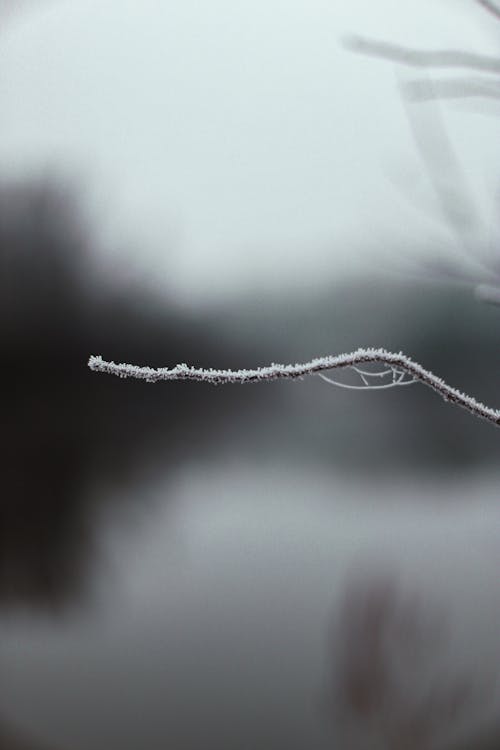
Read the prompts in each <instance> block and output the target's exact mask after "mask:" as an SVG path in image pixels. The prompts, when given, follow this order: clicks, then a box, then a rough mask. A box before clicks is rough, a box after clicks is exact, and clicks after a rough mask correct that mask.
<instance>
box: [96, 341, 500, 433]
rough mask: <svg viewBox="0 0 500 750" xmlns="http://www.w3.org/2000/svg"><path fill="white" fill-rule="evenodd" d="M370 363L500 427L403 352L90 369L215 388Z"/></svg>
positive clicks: (498, 417) (493, 413)
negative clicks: (231, 366)
mask: <svg viewBox="0 0 500 750" xmlns="http://www.w3.org/2000/svg"><path fill="white" fill-rule="evenodd" d="M367 362H377V363H384V364H386V365H388V366H389V367H391V368H397V369H398V370H403V371H404V372H406V373H407V374H408V375H411V377H412V379H413V380H415V381H419V382H421V383H423V384H424V385H426V386H428V387H429V388H431V389H432V390H433V391H435V392H436V393H438V394H439V395H440V396H441V397H442V398H443V399H444V400H445V401H450V402H451V403H453V404H456V405H457V406H460V407H462V408H463V409H466V410H467V411H468V412H470V413H471V414H473V415H474V416H476V417H480V418H482V419H485V420H486V421H488V422H491V423H492V424H495V425H497V426H498V425H500V411H499V410H497V409H492V408H491V407H489V406H485V405H484V404H482V403H480V402H479V401H476V399H475V398H473V397H472V396H468V395H466V394H465V393H462V392H461V391H459V390H457V389H456V388H452V387H451V386H450V385H448V384H447V383H445V382H444V380H442V379H441V378H438V377H437V376H436V375H434V374H433V373H432V372H430V371H429V370H425V369H424V368H423V367H422V366H421V365H420V364H418V362H414V361H413V360H411V359H410V358H409V357H407V356H406V355H405V354H403V353H402V352H399V354H395V353H393V352H388V351H386V350H385V349H374V348H370V349H357V350H356V351H354V352H351V353H350V354H339V355H337V356H326V357H319V358H317V359H313V360H311V361H310V362H305V363H303V364H295V365H279V364H271V365H269V366H267V367H260V368H257V369H252V370H215V369H213V368H212V369H203V368H197V367H189V366H188V365H186V364H179V365H176V366H175V367H173V368H171V369H169V368H168V367H159V368H152V367H139V366H138V365H129V364H115V363H114V362H106V361H105V360H103V359H102V357H100V356H91V357H90V359H89V361H88V366H89V367H90V369H91V370H94V371H95V372H102V373H107V374H110V375H117V376H118V377H121V378H137V379H139V380H146V381H147V382H148V383H155V382H157V381H159V380H196V381H201V382H204V383H211V384H213V385H217V384H225V383H255V382H261V381H267V380H278V379H289V380H291V379H297V378H303V377H305V376H306V375H314V374H318V373H321V372H325V371H327V370H335V369H339V368H342V367H352V366H353V365H360V364H365V363H367Z"/></svg>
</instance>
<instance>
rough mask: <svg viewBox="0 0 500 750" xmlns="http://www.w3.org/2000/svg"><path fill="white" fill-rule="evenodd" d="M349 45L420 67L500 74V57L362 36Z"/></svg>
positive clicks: (350, 37) (347, 40)
mask: <svg viewBox="0 0 500 750" xmlns="http://www.w3.org/2000/svg"><path fill="white" fill-rule="evenodd" d="M344 44H345V46H346V47H347V48H348V49H350V50H352V51H353V52H360V53H361V54H364V55H372V56H374V57H382V58H385V59H386V60H392V61H393V62H397V63H400V64H402V65H410V66H412V67H417V68H473V69H475V70H482V71H483V72H485V73H500V58H498V57H492V56H489V55H478V54H475V53H473V52H463V51H462V50H429V51H427V50H416V49H412V48H410V47H400V46H399V45H397V44H390V43H389V42H381V41H378V40H377V39H367V38H365V37H359V36H349V37H347V38H346V39H345V40H344Z"/></svg>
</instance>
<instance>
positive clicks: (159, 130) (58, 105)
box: [0, 0, 498, 301]
mask: <svg viewBox="0 0 500 750" xmlns="http://www.w3.org/2000/svg"><path fill="white" fill-rule="evenodd" d="M15 5H16V3H14V2H10V3H9V2H7V1H6V0H4V2H3V8H4V10H5V9H6V8H9V7H11V8H12V6H15ZM31 7H32V8H34V7H36V10H31V11H30V12H29V13H27V12H25V13H20V14H19V15H18V16H17V17H16V18H14V17H13V16H12V14H9V16H8V20H9V23H8V24H5V26H4V28H3V29H2V30H1V31H2V34H1V37H0V39H1V45H0V134H1V137H0V169H1V171H2V173H3V174H4V175H9V174H12V173H17V174H19V173H24V174H25V173H28V174H30V173H35V172H38V171H40V170H45V169H48V168H59V169H60V168H63V169H66V170H69V171H70V173H71V172H74V173H75V174H77V175H79V176H81V177H83V179H84V182H85V185H86V186H87V188H88V192H89V195H90V197H91V199H92V201H93V203H94V205H95V206H97V207H98V215H99V216H100V217H101V220H102V225H101V229H102V232H103V234H104V235H106V236H107V237H108V238H119V239H125V240H126V241H125V242H123V243H122V245H123V248H124V249H123V251H122V252H123V255H124V256H125V257H126V258H127V261H130V262H131V263H132V264H133V265H135V266H136V267H138V268H141V269H142V270H143V272H144V273H145V274H146V275H148V274H149V275H154V276H155V277H156V278H157V279H159V280H161V279H164V283H165V284H167V285H168V287H169V288H170V289H173V290H174V291H176V292H177V293H178V294H179V295H180V296H181V297H183V298H184V299H186V300H188V299H192V300H194V301H196V300H200V299H206V298H208V297H214V296H220V295H223V296H225V295H227V294H233V293H235V292H236V293H238V291H239V290H241V289H242V288H247V289H248V288H252V287H255V286H259V287H261V288H262V287H264V288H266V289H269V290H272V289H273V288H277V287H278V286H281V285H285V286H287V285H295V286H297V285H300V284H304V285H306V286H307V285H314V284H316V283H319V282H320V281H321V280H322V279H324V278H325V277H328V278H329V277H332V278H333V277H334V276H336V275H338V274H339V273H343V272H344V271H345V270H346V269H353V268H354V269H356V268H357V269H359V268H360V267H362V266H364V265H366V264H368V267H370V265H373V266H374V267H375V266H380V264H381V263H382V262H387V259H386V258H385V257H384V252H385V251H384V249H383V248H384V246H385V247H386V248H387V246H388V245H389V244H392V245H395V246H397V245H398V243H400V244H401V246H402V247H403V246H404V245H405V244H408V238H411V239H412V240H413V242H417V241H420V242H421V243H422V244H423V245H426V244H427V245H429V244H430V243H433V242H436V241H437V242H438V243H439V242H444V243H446V242H449V236H448V233H447V231H446V228H445V227H444V226H441V225H440V224H439V222H435V221H433V220H432V216H427V215H426V213H425V211H424V212H420V211H419V210H418V209H416V208H415V206H414V205H412V201H411V200H410V201H408V202H407V201H405V199H404V198H403V197H402V193H401V190H400V187H399V186H400V185H401V184H402V183H404V184H405V185H406V187H405V189H409V192H410V194H413V198H414V199H415V200H416V203H417V204H418V203H419V201H422V203H423V205H424V208H425V209H427V208H429V207H430V213H431V214H432V211H433V208H432V207H433V202H432V200H433V199H432V191H431V189H430V188H429V184H428V182H427V179H426V175H425V170H424V169H423V167H422V164H421V162H420V160H419V158H418V156H417V154H416V152H415V149H414V145H413V141H412V136H411V130H410V128H409V126H408V121H407V118H406V115H405V113H404V108H403V106H402V103H401V99H400V98H399V95H398V88H397V79H396V75H395V70H394V67H393V66H392V64H391V63H388V62H383V61H378V60H374V59H370V58H366V57H363V56H359V55H355V54H353V53H350V52H347V51H346V50H345V49H343V48H342V46H341V44H340V39H341V37H342V36H343V35H345V34H348V33H356V34H364V35H368V36H374V37H378V38H383V39H387V40H391V41H394V42H398V43H401V44H408V45H410V46H415V47H428V48H431V47H433V46H439V47H442V46H450V47H456V48H465V49H469V50H475V51H479V52H490V53H495V52H496V49H495V35H494V31H495V29H494V27H492V23H491V20H490V18H489V17H488V15H487V14H486V13H484V12H481V10H480V9H479V8H477V7H475V5H474V3H473V1H472V0H454V1H452V0H443V1H442V2H437V0H376V1H375V0H329V1H328V2H327V1H326V0H286V2H285V0H211V1H210V2H209V1H208V0H206V1H205V2H200V0H182V2H180V1H178V2H173V1H170V0H161V1H160V0H108V1H107V2H104V3H103V2H102V0H70V1H69V0H66V2H65V1H64V0H58V1H55V0H52V1H51V2H48V3H46V4H45V3H43V2H42V1H41V0H40V2H39V3H38V4H36V3H32V4H31ZM1 9H2V5H0V11H1ZM467 107H468V109H469V110H470V105H463V104H462V105H461V106H458V105H456V104H451V105H448V104H447V105H445V108H444V109H445V114H446V123H447V126H448V128H449V132H450V136H451V138H452V141H453V143H454V145H455V148H456V149H457V150H458V151H459V152H460V156H461V159H463V164H464V168H465V170H466V172H467V174H468V177H470V179H471V181H472V184H473V185H474V189H475V191H477V193H478V194H479V195H481V191H482V190H484V191H485V194H486V195H487V194H488V192H490V193H491V189H492V184H493V179H494V177H495V169H494V163H495V158H493V149H495V143H496V131H497V128H498V119H496V118H495V117H486V116H484V115H478V114H476V113H471V112H470V111H468V109H467ZM496 155H497V154H496V153H495V156H496ZM413 198H412V200H413ZM488 210H489V211H490V212H491V208H488ZM434 213H435V215H436V216H437V212H436V211H434ZM390 240H391V242H389V241H390ZM161 283H163V282H161Z"/></svg>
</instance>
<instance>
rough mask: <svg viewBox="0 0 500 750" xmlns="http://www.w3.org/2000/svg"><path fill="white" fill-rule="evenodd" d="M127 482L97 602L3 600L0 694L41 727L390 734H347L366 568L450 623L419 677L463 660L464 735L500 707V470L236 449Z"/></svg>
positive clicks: (299, 744) (211, 733)
mask: <svg viewBox="0 0 500 750" xmlns="http://www.w3.org/2000/svg"><path fill="white" fill-rule="evenodd" d="M120 492H128V493H129V494H131V495H133V498H128V499H127V502H126V504H125V506H122V508H123V507H124V508H125V510H122V512H120V513H118V514H116V513H113V514H110V513H107V512H106V511H104V512H103V513H102V514H101V516H100V518H99V520H98V523H97V526H98V534H97V537H98V543H97V544H96V546H95V554H94V558H93V561H92V564H91V566H90V568H91V574H90V579H91V580H90V585H89V587H88V594H87V597H86V600H85V602H80V604H79V605H78V606H76V607H72V608H69V609H68V610H66V611H64V612H59V613H58V612H52V613H45V614H40V612H36V611H33V610H29V609H27V608H26V607H17V608H12V607H11V608H9V609H6V608H3V610H2V615H1V619H0V632H1V649H0V670H1V672H0V673H1V685H2V689H1V691H0V714H1V716H2V718H3V719H4V720H5V722H6V723H7V726H12V727H17V728H18V729H19V730H20V731H21V730H22V731H23V732H24V733H25V734H26V735H27V736H31V737H32V738H33V740H38V741H39V742H40V743H41V746H42V747H47V748H53V749H54V750H65V748H68V749H69V748H74V749H75V750H80V748H81V749H82V750H84V748H93V749H95V750H101V748H102V750H105V749H106V750H113V749H114V748H117V749H118V748H137V747H144V748H148V749H149V748H151V749H152V750H153V749H155V748H164V747H166V746H168V747H175V748H190V749H191V750H196V749H197V748H200V749H201V748H206V747H219V748H224V749H225V748H227V750H229V748H236V749H239V748H242V749H243V748H250V747H255V746H256V745H260V746H263V747H270V748H271V747H272V748H297V749H298V748H304V747H308V748H314V749H316V748H317V750H322V749H323V748H325V749H326V748H331V747H332V746H334V747H346V748H348V747H360V748H361V747H378V746H379V744H377V743H378V742H379V741H380V737H378V736H377V734H376V733H375V732H374V731H372V732H371V734H369V738H370V739H369V741H368V744H367V742H366V738H365V740H364V743H365V744H363V741H362V738H357V739H356V744H354V742H353V740H352V739H351V740H349V743H348V744H346V745H342V744H340V745H339V744H338V743H339V741H340V740H339V737H340V738H341V737H344V736H345V734H344V733H345V731H346V726H345V724H346V723H348V720H349V716H348V714H349V711H351V713H352V707H350V708H349V706H347V707H345V711H346V715H345V716H343V715H342V714H341V713H339V706H340V705H341V704H340V703H339V700H340V699H339V695H341V694H342V685H340V688H341V689H340V692H339V684H338V683H339V680H342V679H343V678H345V679H347V677H346V675H345V674H344V673H343V672H342V665H341V657H342V655H344V656H345V652H346V647H347V645H348V646H349V650H350V652H352V650H353V649H354V650H355V652H356V653H361V651H360V649H361V647H362V640H363V638H362V636H360V635H356V633H357V631H356V628H355V624H356V619H357V620H358V621H359V622H358V625H361V626H363V623H364V626H365V627H366V628H368V631H369V630H370V621H369V620H366V618H365V619H363V617H361V618H360V616H359V614H358V616H357V615H356V613H354V623H353V624H352V627H351V628H350V629H349V638H350V639H351V641H352V640H353V639H354V643H351V642H349V641H345V637H346V634H345V633H344V634H342V631H339V630H337V629H336V628H335V627H334V623H335V621H336V619H337V617H338V615H339V613H341V612H342V611H344V614H345V601H344V599H345V596H346V592H347V593H348V592H349V587H350V585H351V583H352V579H353V575H354V578H356V579H357V580H358V581H359V580H361V581H364V582H365V584H366V585H367V586H368V587H369V586H370V581H371V580H372V578H373V577H374V576H375V578H376V577H377V576H378V578H379V579H380V578H381V579H382V581H385V582H386V583H387V582H389V585H391V586H394V587H395V590H396V592H398V591H399V592H400V593H401V592H402V594H403V602H404V601H405V599H406V602H407V603H408V600H409V602H410V604H411V613H412V617H413V621H414V624H416V625H417V626H418V623H421V622H422V621H423V622H424V624H425V622H426V621H428V620H429V619H430V622H431V623H433V622H434V623H438V624H439V626H440V628H441V630H439V628H438V630H437V631H433V630H432V628H431V630H430V631H429V632H427V631H426V630H425V628H424V636H425V637H426V638H427V640H426V641H424V642H423V643H420V649H421V652H420V657H419V658H418V659H417V662H416V664H413V668H412V669H411V671H410V673H409V674H408V675H407V678H406V679H407V680H409V683H410V685H411V686H413V685H414V684H420V690H424V692H425V690H427V691H428V692H429V693H430V694H431V695H432V694H433V690H435V688H436V685H437V686H438V688H439V686H440V685H441V689H442V690H444V693H445V699H446V690H449V691H450V690H452V689H453V676H454V675H455V674H457V675H458V677H459V678H460V680H462V681H463V680H465V682H466V685H465V689H466V692H465V697H466V700H465V708H464V707H463V706H461V711H460V714H459V716H455V717H454V718H453V717H452V722H451V725H452V729H453V722H454V724H455V725H456V726H455V728H456V730H457V731H458V732H459V736H463V737H465V739H466V740H467V737H468V735H467V732H472V734H473V736H474V737H475V736H476V735H477V734H478V729H477V726H479V727H480V729H481V731H483V730H484V728H485V727H486V730H490V728H491V726H492V725H494V724H495V721H496V720H497V719H500V714H498V706H499V702H498V701H499V696H498V692H497V689H498V667H499V655H500V654H499V643H498V632H499V628H500V587H499V586H498V569H499V563H500V552H499V549H500V547H499V544H498V542H499V541H500V507H499V506H498V477H497V476H490V477H488V476H486V477H475V478H471V479H470V480H469V481H465V482H464V481H461V482H456V481H453V480H450V479H448V480H442V481H441V482H437V481H436V480H433V481H431V480H428V481H422V482H420V483H416V482H406V481H405V482H390V483H388V482H381V481H379V482H374V483H370V482H368V481H354V480H353V481H350V482H348V481H345V480H340V479H339V478H338V477H336V476H335V474H333V473H331V472H329V471H318V472H310V473H306V472H304V471H294V470H293V469H291V468H290V467H287V468H286V469H282V470H281V469H279V468H276V467H275V468H274V469H270V468H269V467H268V468H265V467H264V468H263V467H262V466H260V467H259V466H258V465H253V466H252V465H246V464H244V463H240V464H238V463H235V462H234V461H228V462H224V463H222V464H215V465H213V466H211V467H209V468H207V466H206V465H203V464H196V463H194V464H190V465H189V464H186V465H185V466H184V467H183V468H181V469H180V470H179V471H178V472H176V474H175V479H174V480H172V479H170V480H169V482H168V491H167V487H166V485H165V483H163V482H155V483H149V484H147V483H146V484H139V485H138V486H136V487H134V488H133V489H129V490H123V491H122V490H120ZM103 507H116V506H115V505H113V504H111V506H110V505H109V504H107V505H103ZM395 611H396V613H397V612H398V611H399V610H397V607H396V610H395ZM442 628H444V635H445V639H444V642H443V643H441V645H439V648H438V650H439V653H440V659H436V656H435V653H434V652H435V648H436V645H435V642H434V641H435V639H436V637H438V636H439V637H441V636H442V634H443V631H442ZM429 633H430V634H429ZM436 633H437V636H436ZM393 636H394V634H393ZM356 638H361V641H358V642H356ZM403 642H404V643H405V644H406V646H405V648H406V650H407V651H408V649H409V654H410V656H411V655H412V645H411V644H412V641H411V640H410V641H408V639H406V640H404V639H403ZM392 643H393V645H394V647H395V648H396V646H397V645H398V641H397V639H394V637H393V641H392ZM408 644H410V645H408ZM389 645H390V644H389ZM405 653H406V652H405ZM393 656H395V658H396V657H398V652H397V648H396V650H395V654H393ZM399 656H401V655H399ZM414 656H415V654H413V657H414ZM429 659H430V661H429ZM403 664H404V662H403ZM449 680H451V687H448V686H447V685H448V683H447V681H449ZM443 685H444V687H443ZM345 690H346V686H345V685H344V693H345ZM476 693H477V695H479V700H477V699H475V697H474V696H475V694H476ZM408 694H409V695H411V694H412V693H411V692H410V693H408ZM468 696H470V698H469V697H468ZM415 700H416V699H415ZM422 705H423V706H425V705H427V711H428V712H431V711H432V710H433V705H432V702H429V703H428V704H426V703H425V701H424V703H423V704H422ZM420 708H421V706H420ZM394 709H395V711H397V710H398V707H397V705H395V707H394ZM358 719H359V717H358ZM377 731H380V728H379V729H378V730H377ZM460 733H462V735H460ZM381 746H382V747H384V746H387V747H388V746H389V745H384V744H383V737H382V745H381ZM429 746H431V745H429ZM443 746H447V745H443ZM453 746H455V745H453ZM457 746H459V745H457ZM467 746H470V747H472V745H467Z"/></svg>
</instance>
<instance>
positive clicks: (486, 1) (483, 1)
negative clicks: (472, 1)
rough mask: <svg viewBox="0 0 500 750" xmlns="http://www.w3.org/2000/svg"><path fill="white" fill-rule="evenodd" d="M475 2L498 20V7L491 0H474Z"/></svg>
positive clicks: (499, 9)
mask: <svg viewBox="0 0 500 750" xmlns="http://www.w3.org/2000/svg"><path fill="white" fill-rule="evenodd" d="M476 2H477V3H478V5H480V6H481V7H482V8H484V9H485V10H487V11H488V13H491V14H492V15H493V16H495V18H497V19H498V20H499V21H500V8H499V7H498V6H497V5H495V3H494V2H492V0H476Z"/></svg>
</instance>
